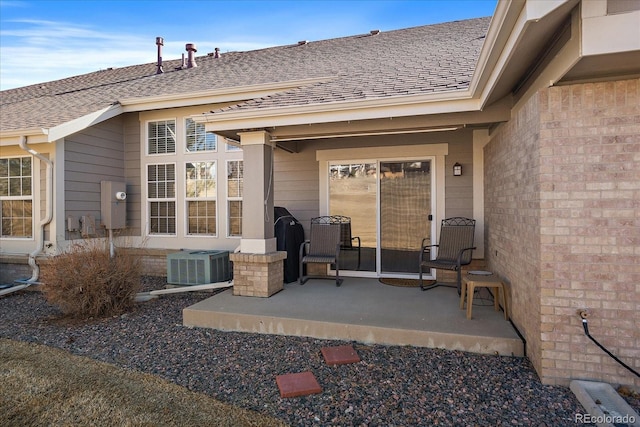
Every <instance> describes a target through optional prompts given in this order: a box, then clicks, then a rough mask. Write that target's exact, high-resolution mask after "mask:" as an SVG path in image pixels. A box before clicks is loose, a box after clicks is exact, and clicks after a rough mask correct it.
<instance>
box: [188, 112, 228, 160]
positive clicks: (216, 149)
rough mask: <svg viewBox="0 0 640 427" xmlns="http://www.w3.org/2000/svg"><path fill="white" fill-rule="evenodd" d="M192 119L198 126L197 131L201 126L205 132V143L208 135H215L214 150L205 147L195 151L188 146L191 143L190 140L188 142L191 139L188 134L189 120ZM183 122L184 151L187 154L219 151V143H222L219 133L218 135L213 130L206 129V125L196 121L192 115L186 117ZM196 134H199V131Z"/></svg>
mask: <svg viewBox="0 0 640 427" xmlns="http://www.w3.org/2000/svg"><path fill="white" fill-rule="evenodd" d="M190 121H191V122H193V123H194V125H195V126H196V131H198V129H199V128H200V129H201V130H202V131H203V132H204V137H205V145H206V139H207V137H208V136H210V135H212V136H213V138H214V144H215V148H213V149H212V150H207V149H205V150H193V151H192V150H189V147H188V145H189V142H188V141H189V134H188V132H189V122H190ZM183 123H184V145H183V149H184V152H185V153H186V154H200V153H215V152H217V151H218V145H219V144H220V141H219V138H218V135H216V134H215V133H213V132H208V131H206V130H205V129H204V127H205V126H204V125H203V124H201V123H196V122H195V121H194V120H193V119H192V118H191V117H185V118H184V122H183ZM196 135H197V133H196Z"/></svg>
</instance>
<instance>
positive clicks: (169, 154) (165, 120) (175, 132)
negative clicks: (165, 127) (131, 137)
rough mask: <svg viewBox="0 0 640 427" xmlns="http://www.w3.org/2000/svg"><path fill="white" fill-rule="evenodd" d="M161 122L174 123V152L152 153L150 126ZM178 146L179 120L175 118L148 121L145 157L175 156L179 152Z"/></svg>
mask: <svg viewBox="0 0 640 427" xmlns="http://www.w3.org/2000/svg"><path fill="white" fill-rule="evenodd" d="M161 122H165V123H166V122H173V127H174V131H173V140H174V147H173V151H170V152H166V153H151V152H150V150H151V144H150V138H151V135H150V134H149V126H150V125H151V124H152V123H161ZM178 144H179V139H178V120H176V118H175V117H173V118H165V119H157V120H147V121H146V122H145V155H146V156H150V157H153V156H174V155H175V154H176V152H177V151H178Z"/></svg>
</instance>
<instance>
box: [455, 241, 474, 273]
mask: <svg viewBox="0 0 640 427" xmlns="http://www.w3.org/2000/svg"><path fill="white" fill-rule="evenodd" d="M475 248H476V247H475V246H474V247H472V248H464V249H461V250H460V253H459V254H458V268H460V266H461V264H462V255H463V254H464V253H465V252H467V251H472V250H474V249H475Z"/></svg>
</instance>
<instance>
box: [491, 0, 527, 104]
mask: <svg viewBox="0 0 640 427" xmlns="http://www.w3.org/2000/svg"><path fill="white" fill-rule="evenodd" d="M529 22H530V21H529V19H528V17H527V10H526V8H523V9H522V10H521V11H520V14H519V15H518V18H517V19H516V21H515V23H514V24H513V27H512V28H504V31H506V34H508V37H507V38H506V41H505V42H504V45H503V46H494V47H493V49H499V51H500V52H501V53H500V56H499V57H498V59H497V60H496V62H495V63H494V64H489V68H488V69H486V70H484V71H486V72H487V73H488V78H487V82H486V83H485V84H484V85H483V86H482V87H480V88H479V89H480V94H479V98H480V99H481V100H482V106H484V103H485V102H486V101H487V99H489V96H490V95H491V93H492V92H493V90H494V89H495V87H496V86H497V84H498V81H499V80H500V77H501V76H502V74H503V73H504V70H505V68H506V66H507V64H508V63H509V61H510V60H511V58H512V57H513V54H514V53H515V50H516V48H517V46H518V43H519V42H520V41H521V40H522V36H523V34H524V31H525V29H526V27H527V25H528V24H529Z"/></svg>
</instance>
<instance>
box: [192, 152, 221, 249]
mask: <svg viewBox="0 0 640 427" xmlns="http://www.w3.org/2000/svg"><path fill="white" fill-rule="evenodd" d="M189 163H213V165H214V173H213V175H212V178H213V182H214V184H215V191H214V192H213V194H211V195H209V194H207V195H205V196H203V197H198V196H197V195H196V196H189V194H188V189H187V186H188V185H189V182H188V179H187V164H189ZM218 164H219V162H218V160H217V159H210V160H195V161H188V162H185V163H184V209H185V210H184V219H185V221H184V225H185V230H184V233H185V236H186V237H204V236H209V237H217V236H218V227H219V222H218V218H219V216H220V206H219V204H218V191H220V189H219V185H218ZM211 201H212V202H215V209H216V213H215V218H214V222H215V229H216V231H215V233H190V232H189V219H190V214H189V202H211Z"/></svg>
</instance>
